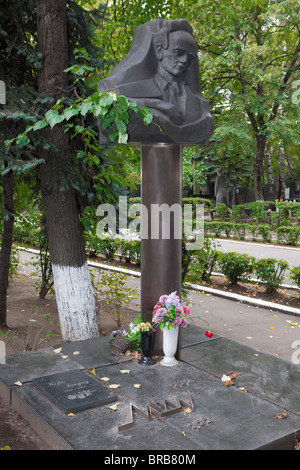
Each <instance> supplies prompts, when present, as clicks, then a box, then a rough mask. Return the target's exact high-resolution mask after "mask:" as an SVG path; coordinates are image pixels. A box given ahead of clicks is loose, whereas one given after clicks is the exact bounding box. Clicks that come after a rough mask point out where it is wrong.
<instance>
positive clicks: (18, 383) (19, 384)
mask: <svg viewBox="0 0 300 470" xmlns="http://www.w3.org/2000/svg"><path fill="white" fill-rule="evenodd" d="M15 385H18V387H22V385H23V384H22V382H20V380H17V381H16V382H15Z"/></svg>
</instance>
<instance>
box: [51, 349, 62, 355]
mask: <svg viewBox="0 0 300 470" xmlns="http://www.w3.org/2000/svg"><path fill="white" fill-rule="evenodd" d="M61 350H62V348H57V349H53V352H54V353H55V354H59V353H60V352H61Z"/></svg>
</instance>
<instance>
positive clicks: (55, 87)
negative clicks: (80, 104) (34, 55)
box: [37, 0, 99, 341]
mask: <svg viewBox="0 0 300 470" xmlns="http://www.w3.org/2000/svg"><path fill="white" fill-rule="evenodd" d="M37 22H38V24H37V31H38V47H39V51H40V52H41V54H42V55H43V67H42V69H41V71H40V73H39V92H43V93H47V94H48V95H49V96H51V97H53V98H54V99H55V100H57V99H58V98H60V97H61V96H63V93H64V91H65V90H66V88H67V85H68V79H67V74H66V73H64V70H65V69H66V68H67V67H68V38H67V16H66V0H37ZM44 135H45V137H46V138H47V140H48V142H50V143H51V144H53V145H55V147H56V148H57V149H58V150H57V151H56V152H55V151H45V150H42V151H41V153H42V156H43V157H44V160H45V163H44V164H42V165H41V171H40V176H41V186H42V195H43V200H44V206H45V216H46V225H47V231H48V240H49V248H50V253H51V262H52V271H53V280H54V287H55V294H56V302H57V307H58V313H59V319H60V327H61V334H62V337H63V339H64V340H65V341H77V340H82V339H87V338H92V337H95V336H98V335H99V330H98V322H97V313H96V306H95V299H94V293H93V288H92V284H91V278H90V273H89V269H88V265H87V261H86V254H85V247H84V243H83V238H82V233H81V227H80V223H79V219H78V211H77V205H76V195H75V192H74V190H73V189H72V188H70V187H68V183H67V182H68V176H69V172H70V171H72V165H71V161H70V153H69V139H68V135H67V134H65V132H64V127H63V126H62V125H56V126H54V127H53V129H50V128H49V129H46V130H45V133H44ZM63 188H64V189H63Z"/></svg>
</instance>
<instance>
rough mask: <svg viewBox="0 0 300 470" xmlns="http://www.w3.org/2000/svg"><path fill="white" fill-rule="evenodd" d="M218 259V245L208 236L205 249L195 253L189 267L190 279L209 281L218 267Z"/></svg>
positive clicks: (205, 240) (205, 239)
mask: <svg viewBox="0 0 300 470" xmlns="http://www.w3.org/2000/svg"><path fill="white" fill-rule="evenodd" d="M217 258H218V252H217V250H216V244H215V242H214V241H213V240H212V238H211V237H208V236H206V237H205V238H204V245H203V248H202V249H201V250H197V251H196V252H195V253H193V256H192V259H191V262H190V265H189V278H190V279H191V280H195V281H198V280H202V281H208V280H209V279H210V276H211V273H212V271H213V269H214V267H215V265H216V262H217Z"/></svg>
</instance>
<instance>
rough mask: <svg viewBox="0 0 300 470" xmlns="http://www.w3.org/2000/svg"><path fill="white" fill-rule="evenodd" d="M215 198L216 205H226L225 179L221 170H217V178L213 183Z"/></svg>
mask: <svg viewBox="0 0 300 470" xmlns="http://www.w3.org/2000/svg"><path fill="white" fill-rule="evenodd" d="M215 197H216V204H217V205H218V204H226V205H227V204H228V201H227V192H226V177H225V176H224V175H223V173H222V169H221V168H219V169H218V170H217V177H216V182H215Z"/></svg>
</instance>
